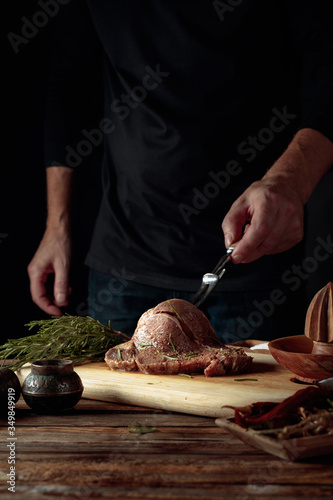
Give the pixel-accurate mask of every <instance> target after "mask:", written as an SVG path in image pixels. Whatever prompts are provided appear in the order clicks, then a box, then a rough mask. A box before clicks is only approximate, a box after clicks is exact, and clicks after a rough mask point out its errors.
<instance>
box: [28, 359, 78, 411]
mask: <svg viewBox="0 0 333 500" xmlns="http://www.w3.org/2000/svg"><path fill="white" fill-rule="evenodd" d="M82 392H83V385H82V381H81V379H80V377H79V375H78V374H77V373H76V372H75V371H74V370H73V363H72V361H70V360H67V359H48V360H47V359H43V360H38V361H34V362H33V363H32V364H31V372H30V373H29V375H28V376H27V377H26V379H25V380H24V382H23V385H22V396H23V398H24V400H25V402H26V403H27V405H28V406H30V408H32V409H33V410H35V411H37V412H39V413H59V412H62V411H65V410H69V409H71V408H73V407H74V406H75V405H76V403H77V402H78V401H79V399H80V397H81V395H82Z"/></svg>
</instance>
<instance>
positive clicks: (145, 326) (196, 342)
mask: <svg viewBox="0 0 333 500" xmlns="http://www.w3.org/2000/svg"><path fill="white" fill-rule="evenodd" d="M105 361H106V363H107V365H108V366H109V368H110V369H111V370H124V371H141V372H143V373H150V374H169V375H176V374H178V373H186V374H190V373H204V374H205V375H206V376H207V377H213V376H219V375H225V374H228V373H244V372H246V371H248V370H249V368H250V366H251V363H252V358H251V357H250V356H247V355H246V354H245V352H244V351H243V350H242V349H240V348H230V347H226V346H224V345H223V344H221V342H220V340H219V339H218V337H217V335H216V333H215V331H214V330H213V328H212V326H211V325H210V323H209V321H208V319H207V318H206V316H205V315H204V314H203V312H202V311H200V310H199V309H198V308H196V307H195V306H194V305H193V304H190V303H189V302H187V301H185V300H182V299H170V300H167V301H165V302H161V303H160V304H158V305H157V306H156V307H154V308H153V309H149V310H148V311H146V312H145V313H144V314H143V315H142V316H141V318H140V319H139V321H138V325H137V328H136V330H135V332H134V335H133V337H132V339H131V340H130V341H128V342H126V343H124V344H121V345H119V346H117V347H113V348H111V349H109V350H108V352H107V353H106V355H105Z"/></svg>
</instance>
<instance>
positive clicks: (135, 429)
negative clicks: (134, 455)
mask: <svg viewBox="0 0 333 500" xmlns="http://www.w3.org/2000/svg"><path fill="white" fill-rule="evenodd" d="M128 432H131V433H133V434H147V433H149V432H157V429H156V427H149V426H147V425H142V424H139V423H138V422H135V424H134V425H129V426H128Z"/></svg>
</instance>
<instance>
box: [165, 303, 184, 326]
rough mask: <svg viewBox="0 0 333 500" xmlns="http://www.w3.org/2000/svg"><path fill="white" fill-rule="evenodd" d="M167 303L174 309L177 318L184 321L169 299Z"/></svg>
mask: <svg viewBox="0 0 333 500" xmlns="http://www.w3.org/2000/svg"><path fill="white" fill-rule="evenodd" d="M168 304H169V306H170V307H171V309H173V310H174V311H175V313H176V316H177V317H178V319H180V321H184V320H183V318H182V317H181V315H180V314H179V312H178V311H177V309H176V308H175V307H174V306H173V305H172V304H171V303H170V301H169V300H168Z"/></svg>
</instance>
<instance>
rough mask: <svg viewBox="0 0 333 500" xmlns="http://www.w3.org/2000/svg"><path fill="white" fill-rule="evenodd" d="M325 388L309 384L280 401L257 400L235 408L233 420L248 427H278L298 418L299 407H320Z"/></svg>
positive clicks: (325, 395) (326, 395) (325, 396)
mask: <svg viewBox="0 0 333 500" xmlns="http://www.w3.org/2000/svg"><path fill="white" fill-rule="evenodd" d="M330 392H332V391H328V390H327V389H325V388H322V387H317V386H310V387H306V388H305V389H300V390H299V391H297V392H296V393H295V394H294V395H293V396H290V397H289V398H286V399H285V400H283V401H282V402H281V403H271V402H262V403H261V402H258V403H253V404H252V405H250V406H249V407H247V408H246V410H245V409H244V408H235V414H234V418H235V422H236V424H238V425H239V426H241V427H244V428H248V427H252V428H259V427H260V428H267V427H269V428H280V427H283V426H284V425H287V424H288V425H290V424H293V423H296V422H297V421H298V420H299V415H300V414H299V408H300V407H302V408H311V407H314V406H316V407H320V406H321V405H323V404H325V403H326V401H327V398H328V397H329V394H330Z"/></svg>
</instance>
